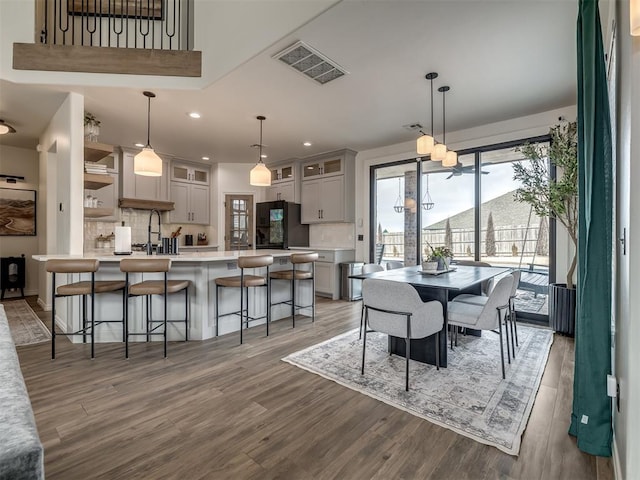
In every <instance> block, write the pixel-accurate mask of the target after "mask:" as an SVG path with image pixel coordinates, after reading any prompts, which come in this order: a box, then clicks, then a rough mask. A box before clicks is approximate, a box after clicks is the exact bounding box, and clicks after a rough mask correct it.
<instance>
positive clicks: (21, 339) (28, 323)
mask: <svg viewBox="0 0 640 480" xmlns="http://www.w3.org/2000/svg"><path fill="white" fill-rule="evenodd" d="M2 305H3V306H4V311H5V313H6V315H7V320H8V322H9V330H11V336H12V337H13V343H15V344H16V346H21V345H33V344H35V343H43V342H48V341H49V340H51V333H50V332H49V330H48V329H47V327H46V326H45V325H44V323H42V321H41V320H40V319H39V318H38V316H37V315H36V313H35V312H34V311H33V310H32V309H31V307H30V306H29V304H28V303H27V301H26V300H22V299H20V300H11V301H5V302H4V303H2Z"/></svg>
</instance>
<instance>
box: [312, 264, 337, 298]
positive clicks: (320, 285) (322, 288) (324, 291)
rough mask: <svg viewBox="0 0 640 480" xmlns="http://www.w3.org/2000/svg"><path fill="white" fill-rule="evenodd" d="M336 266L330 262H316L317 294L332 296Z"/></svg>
mask: <svg viewBox="0 0 640 480" xmlns="http://www.w3.org/2000/svg"><path fill="white" fill-rule="evenodd" d="M333 272H334V267H333V265H332V264H330V263H324V262H316V295H321V296H325V295H326V296H331V292H333V290H334V289H335V278H334V277H335V275H333Z"/></svg>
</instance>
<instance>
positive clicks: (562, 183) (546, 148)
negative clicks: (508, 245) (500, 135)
mask: <svg viewBox="0 0 640 480" xmlns="http://www.w3.org/2000/svg"><path fill="white" fill-rule="evenodd" d="M549 134H550V136H551V142H550V144H549V145H540V144H534V145H532V144H525V145H524V146H522V147H520V148H519V149H518V150H519V151H520V152H522V154H523V155H524V156H525V158H527V159H528V160H530V163H529V164H526V163H525V162H517V163H514V164H513V170H514V175H513V178H514V180H519V181H520V182H522V187H520V188H518V189H517V190H516V193H515V199H516V200H517V201H520V202H525V203H528V204H529V205H531V207H532V208H533V210H534V211H535V212H536V214H537V215H538V216H539V217H548V216H552V217H554V218H555V219H556V220H557V221H558V222H560V223H561V224H562V225H563V226H564V227H565V229H566V230H567V233H568V235H569V238H571V242H572V243H573V247H574V251H573V258H572V259H571V264H570V266H569V270H568V271H567V280H566V283H564V284H561V283H556V284H550V285H549V323H550V324H551V326H552V327H553V328H554V329H556V330H557V331H560V332H563V333H567V334H570V335H572V334H573V331H574V326H575V299H576V290H575V288H574V285H573V276H574V273H575V270H576V265H577V255H578V136H577V123H576V122H566V123H562V124H560V125H556V126H554V127H552V128H551V129H550V130H549ZM551 165H552V166H555V167H557V171H556V178H552V177H551V175H550V173H551V172H550V170H549V167H550V166H551Z"/></svg>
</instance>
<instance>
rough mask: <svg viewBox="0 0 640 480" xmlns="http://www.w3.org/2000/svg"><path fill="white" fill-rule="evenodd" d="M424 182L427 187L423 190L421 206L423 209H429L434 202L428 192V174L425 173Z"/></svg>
mask: <svg viewBox="0 0 640 480" xmlns="http://www.w3.org/2000/svg"><path fill="white" fill-rule="evenodd" d="M425 182H426V187H427V188H426V190H425V192H424V197H422V208H423V209H424V210H431V209H432V208H433V207H434V206H435V203H433V199H432V198H431V194H430V193H429V174H426V175H425Z"/></svg>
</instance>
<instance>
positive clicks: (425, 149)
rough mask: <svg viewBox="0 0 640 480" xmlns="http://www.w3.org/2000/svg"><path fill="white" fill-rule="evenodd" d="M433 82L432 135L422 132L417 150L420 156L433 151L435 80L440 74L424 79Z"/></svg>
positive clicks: (429, 74)
mask: <svg viewBox="0 0 640 480" xmlns="http://www.w3.org/2000/svg"><path fill="white" fill-rule="evenodd" d="M424 78H426V79H427V80H429V81H430V82H431V135H427V134H426V133H424V132H423V131H422V130H420V133H422V136H421V137H419V138H418V141H417V143H416V150H417V152H418V155H429V154H430V153H431V152H432V151H433V144H434V140H433V79H434V78H438V74H437V73H436V72H431V73H427V75H426V76H425V77H424Z"/></svg>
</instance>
